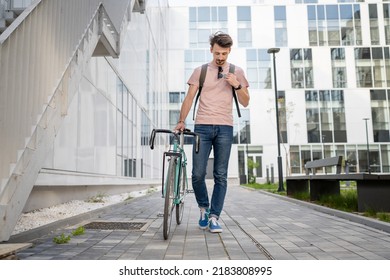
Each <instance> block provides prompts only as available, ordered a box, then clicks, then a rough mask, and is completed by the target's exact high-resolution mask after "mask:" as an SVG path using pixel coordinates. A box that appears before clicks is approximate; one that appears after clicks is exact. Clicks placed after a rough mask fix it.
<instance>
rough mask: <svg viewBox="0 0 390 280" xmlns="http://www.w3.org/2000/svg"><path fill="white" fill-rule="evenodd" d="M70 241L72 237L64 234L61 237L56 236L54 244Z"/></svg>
mask: <svg viewBox="0 0 390 280" xmlns="http://www.w3.org/2000/svg"><path fill="white" fill-rule="evenodd" d="M69 241H70V235H65V234H64V233H63V234H61V235H60V236H56V237H54V238H53V242H54V243H57V244H64V243H68V242H69Z"/></svg>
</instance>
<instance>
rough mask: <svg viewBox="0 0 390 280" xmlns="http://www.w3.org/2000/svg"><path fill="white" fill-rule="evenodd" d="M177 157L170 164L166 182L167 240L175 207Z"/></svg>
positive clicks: (165, 226) (165, 224)
mask: <svg viewBox="0 0 390 280" xmlns="http://www.w3.org/2000/svg"><path fill="white" fill-rule="evenodd" d="M175 171H176V158H175V157H172V158H171V159H170V161H169V165H168V174H167V180H166V182H165V194H164V195H165V200H164V221H163V235H164V239H165V240H167V239H168V237H169V232H170V230H171V222H172V211H173V207H174V201H173V198H174V186H175Z"/></svg>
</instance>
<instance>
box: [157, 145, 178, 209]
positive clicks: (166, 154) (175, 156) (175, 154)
mask: <svg viewBox="0 0 390 280" xmlns="http://www.w3.org/2000/svg"><path fill="white" fill-rule="evenodd" d="M166 157H169V158H168V161H171V160H175V161H176V164H175V168H176V171H175V174H178V175H179V176H175V187H174V190H173V192H174V202H175V204H177V203H176V202H177V201H176V200H177V199H176V197H177V195H176V194H177V186H178V184H179V180H180V172H181V168H180V165H181V157H182V155H181V153H179V152H171V151H170V152H164V155H163V168H162V186H163V187H162V189H161V195H162V197H163V198H164V197H165V189H166V188H165V187H164V186H165V185H166V184H167V182H164V179H166V178H165V174H164V172H165V161H166ZM178 159H179V163H180V164H178Z"/></svg>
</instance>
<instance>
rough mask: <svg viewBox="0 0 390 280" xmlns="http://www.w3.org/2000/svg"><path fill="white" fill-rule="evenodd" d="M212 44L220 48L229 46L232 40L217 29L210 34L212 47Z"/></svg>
mask: <svg viewBox="0 0 390 280" xmlns="http://www.w3.org/2000/svg"><path fill="white" fill-rule="evenodd" d="M214 44H217V45H218V46H220V47H222V48H230V47H231V46H232V45H233V40H232V38H231V37H230V36H229V35H228V34H226V33H223V32H221V31H218V32H215V33H214V34H213V35H211V36H210V46H211V47H213V46H214Z"/></svg>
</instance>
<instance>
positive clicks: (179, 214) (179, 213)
mask: <svg viewBox="0 0 390 280" xmlns="http://www.w3.org/2000/svg"><path fill="white" fill-rule="evenodd" d="M187 184H188V182H187V170H186V168H185V167H183V166H181V172H180V179H179V188H178V189H179V194H178V197H179V198H180V202H179V203H178V204H176V223H177V224H178V225H180V224H181V221H182V220H183V213H184V202H185V197H186V194H187V188H188V186H187Z"/></svg>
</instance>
